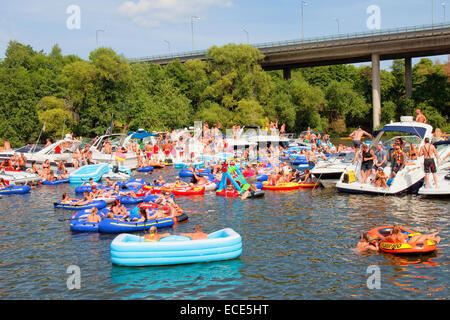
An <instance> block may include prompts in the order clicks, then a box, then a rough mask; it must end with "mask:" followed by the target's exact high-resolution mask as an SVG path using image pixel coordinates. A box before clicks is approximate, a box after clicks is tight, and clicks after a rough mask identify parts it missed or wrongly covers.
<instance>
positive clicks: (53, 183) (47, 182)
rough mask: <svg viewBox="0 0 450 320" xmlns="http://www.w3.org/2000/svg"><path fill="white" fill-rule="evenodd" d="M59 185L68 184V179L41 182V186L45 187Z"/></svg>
mask: <svg viewBox="0 0 450 320" xmlns="http://www.w3.org/2000/svg"><path fill="white" fill-rule="evenodd" d="M61 183H69V178H67V179H59V180H55V181H48V180H44V181H42V184H43V185H47V186H54V185H57V184H61Z"/></svg>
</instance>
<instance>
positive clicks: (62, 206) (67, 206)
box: [53, 200, 106, 210]
mask: <svg viewBox="0 0 450 320" xmlns="http://www.w3.org/2000/svg"><path fill="white" fill-rule="evenodd" d="M75 202H77V200H72V203H69V204H62V203H61V201H58V202H54V203H53V205H54V207H55V208H58V209H66V210H84V209H90V208H93V207H96V208H97V209H99V210H100V209H103V208H104V207H106V202H105V201H103V200H94V201H92V202H90V203H88V204H84V205H74V204H73V203H75Z"/></svg>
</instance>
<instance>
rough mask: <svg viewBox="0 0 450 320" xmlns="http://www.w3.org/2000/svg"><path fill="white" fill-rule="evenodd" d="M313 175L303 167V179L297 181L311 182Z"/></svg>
mask: <svg viewBox="0 0 450 320" xmlns="http://www.w3.org/2000/svg"><path fill="white" fill-rule="evenodd" d="M313 182H314V181H313V176H312V174H311V172H309V169H305V172H304V174H303V180H300V181H299V183H313Z"/></svg>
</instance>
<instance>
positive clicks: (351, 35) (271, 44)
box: [128, 23, 450, 62]
mask: <svg viewBox="0 0 450 320" xmlns="http://www.w3.org/2000/svg"><path fill="white" fill-rule="evenodd" d="M444 28H450V23H435V24H428V25H418V26H409V27H401V28H392V29H380V30H372V31H366V32H355V33H344V34H338V35H329V36H320V37H313V38H307V39H304V40H301V39H300V40H299V39H294V40H286V41H273V42H264V43H256V44H252V45H251V46H253V47H255V48H258V49H265V48H276V47H286V46H293V45H306V44H311V43H320V42H326V41H336V40H346V39H358V38H365V37H373V36H385V35H393V34H403V33H409V32H420V31H434V30H439V29H444ZM207 52H208V50H197V51H185V52H179V53H174V54H162V55H154V56H147V57H140V58H130V59H128V61H129V62H143V61H146V62H149V61H161V60H172V59H179V58H187V57H201V56H205V55H206V53H207Z"/></svg>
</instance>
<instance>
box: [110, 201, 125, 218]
mask: <svg viewBox="0 0 450 320" xmlns="http://www.w3.org/2000/svg"><path fill="white" fill-rule="evenodd" d="M109 209H110V211H109V213H110V214H108V215H109V216H114V215H118V216H120V217H121V218H124V217H126V216H128V211H127V208H125V206H123V205H121V203H120V200H119V199H115V200H114V202H113V204H112V205H111V207H110V208H109ZM108 218H109V217H108Z"/></svg>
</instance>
